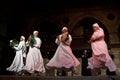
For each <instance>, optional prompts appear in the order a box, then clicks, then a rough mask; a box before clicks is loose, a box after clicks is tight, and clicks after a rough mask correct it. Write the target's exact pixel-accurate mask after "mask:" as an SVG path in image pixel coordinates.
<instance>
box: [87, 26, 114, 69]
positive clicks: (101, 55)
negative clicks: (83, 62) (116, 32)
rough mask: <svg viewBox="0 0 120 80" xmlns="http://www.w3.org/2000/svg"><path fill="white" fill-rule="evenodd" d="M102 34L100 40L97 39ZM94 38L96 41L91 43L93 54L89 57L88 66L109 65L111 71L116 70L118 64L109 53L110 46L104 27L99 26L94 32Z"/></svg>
mask: <svg viewBox="0 0 120 80" xmlns="http://www.w3.org/2000/svg"><path fill="white" fill-rule="evenodd" d="M101 36H103V38H102V39H100V40H97V39H98V38H100V37H101ZM92 38H93V39H94V40H96V41H95V42H92V43H91V47H92V51H93V56H92V57H91V58H90V59H88V67H87V68H90V69H93V68H100V67H103V66H104V65H105V66H106V67H108V69H109V70H110V71H115V70H116V65H115V63H114V62H113V60H112V58H111V57H110V55H109V53H108V48H107V45H106V43H105V41H104V31H103V29H102V28H100V27H99V30H97V31H95V32H94V33H93V35H92ZM103 63H105V64H103Z"/></svg>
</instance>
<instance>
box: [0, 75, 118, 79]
mask: <svg viewBox="0 0 120 80" xmlns="http://www.w3.org/2000/svg"><path fill="white" fill-rule="evenodd" d="M0 80H120V76H16V75H12V76H9V75H2V76H0Z"/></svg>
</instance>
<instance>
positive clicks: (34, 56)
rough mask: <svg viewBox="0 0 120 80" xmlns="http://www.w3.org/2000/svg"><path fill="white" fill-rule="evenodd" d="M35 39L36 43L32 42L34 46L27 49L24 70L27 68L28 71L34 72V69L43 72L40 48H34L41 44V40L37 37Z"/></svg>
mask: <svg viewBox="0 0 120 80" xmlns="http://www.w3.org/2000/svg"><path fill="white" fill-rule="evenodd" d="M35 39H36V42H37V43H36V44H34V46H35V47H30V49H29V52H28V54H27V58H26V65H25V66H24V70H27V71H28V72H30V73H34V71H38V72H45V68H44V63H43V58H42V55H41V52H40V49H38V48H36V47H40V46H41V41H40V39H39V38H35Z"/></svg>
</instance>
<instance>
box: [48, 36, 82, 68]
mask: <svg viewBox="0 0 120 80" xmlns="http://www.w3.org/2000/svg"><path fill="white" fill-rule="evenodd" d="M61 36H62V35H59V40H58V39H56V41H55V42H56V43H57V44H58V45H59V46H58V48H57V50H56V52H55V54H54V56H53V58H52V59H51V60H50V61H49V62H48V63H47V64H46V66H47V67H53V68H57V69H61V68H65V69H69V68H74V70H76V67H77V66H78V65H79V64H80V62H79V61H78V60H77V58H76V57H75V56H74V55H73V53H72V50H71V48H70V44H71V41H72V37H71V35H69V39H68V40H67V41H66V42H65V43H66V44H67V45H65V44H63V43H62V42H61Z"/></svg>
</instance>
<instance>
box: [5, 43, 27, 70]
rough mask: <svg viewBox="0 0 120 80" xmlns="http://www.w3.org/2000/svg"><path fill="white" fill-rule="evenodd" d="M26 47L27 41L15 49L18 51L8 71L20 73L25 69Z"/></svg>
mask: <svg viewBox="0 0 120 80" xmlns="http://www.w3.org/2000/svg"><path fill="white" fill-rule="evenodd" d="M24 46H25V41H21V42H20V43H19V45H18V47H14V48H15V50H16V55H15V57H14V60H13V62H12V64H11V66H10V67H8V68H7V70H8V71H15V72H19V71H21V70H22V69H23V66H24V64H23V55H22V54H23V47H24Z"/></svg>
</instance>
